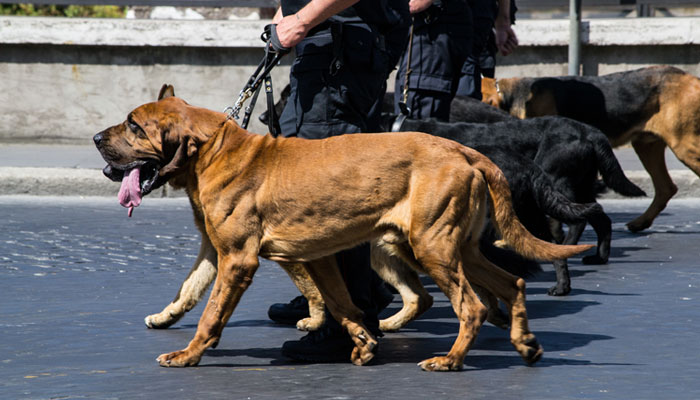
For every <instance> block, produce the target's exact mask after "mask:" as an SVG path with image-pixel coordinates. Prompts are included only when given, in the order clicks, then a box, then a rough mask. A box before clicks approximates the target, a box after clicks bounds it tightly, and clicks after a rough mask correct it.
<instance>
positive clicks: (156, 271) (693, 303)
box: [0, 197, 700, 400]
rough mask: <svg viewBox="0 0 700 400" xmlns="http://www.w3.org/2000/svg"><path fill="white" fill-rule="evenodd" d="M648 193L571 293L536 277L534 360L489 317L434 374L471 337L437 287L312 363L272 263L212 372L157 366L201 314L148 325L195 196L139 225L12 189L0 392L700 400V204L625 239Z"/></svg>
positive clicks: (112, 211)
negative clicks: (468, 346)
mask: <svg viewBox="0 0 700 400" xmlns="http://www.w3.org/2000/svg"><path fill="white" fill-rule="evenodd" d="M649 201H650V200H649V199H646V200H640V201H629V200H627V201H619V200H606V201H604V202H603V205H604V207H605V209H606V211H607V212H608V214H609V215H610V216H611V218H612V219H613V221H614V225H613V228H614V233H613V244H612V257H611V260H610V263H609V264H608V265H603V266H583V265H581V264H580V263H579V259H573V260H572V261H571V263H570V264H571V271H572V285H573V292H572V293H571V295H570V296H568V297H564V298H553V297H549V296H547V294H546V291H547V288H548V287H549V286H550V285H551V284H552V283H553V281H554V273H553V271H552V269H551V266H550V265H548V264H544V265H543V268H544V272H543V273H542V274H540V275H538V276H537V277H536V278H534V279H531V280H530V281H529V282H528V313H529V316H530V324H531V325H530V326H531V329H532V330H533V331H534V332H535V334H536V335H537V337H538V340H539V341H540V343H541V344H542V345H543V346H544V349H545V355H544V358H543V359H542V360H541V361H540V362H539V363H538V364H536V366H534V367H527V366H526V365H525V364H524V363H523V362H522V360H521V359H520V357H519V356H518V355H517V353H516V352H515V351H514V350H513V348H512V346H511V345H510V343H509V341H508V335H507V332H505V331H502V330H499V329H498V328H495V327H493V326H490V325H488V324H487V325H485V326H484V327H483V328H482V330H481V332H480V335H479V337H478V339H477V341H476V343H475V345H474V346H473V348H472V350H471V351H470V353H469V354H468V355H467V357H466V359H465V369H464V371H461V372H455V373H428V372H423V371H421V370H420V368H419V367H417V366H416V363H417V362H418V361H421V360H423V359H425V358H428V357H431V356H433V355H436V354H444V353H445V352H447V351H448V350H449V348H450V346H451V344H452V342H453V341H454V339H455V336H456V332H457V323H456V320H455V318H454V317H453V313H452V310H451V307H450V306H449V304H448V303H447V302H446V300H445V298H444V297H443V296H442V295H441V294H439V293H438V292H437V289H436V287H435V285H432V284H430V282H427V284H428V288H429V290H430V291H431V292H433V294H434V295H436V296H437V297H436V300H437V301H436V302H435V305H434V306H433V308H432V309H431V310H430V311H429V312H428V313H426V315H424V316H423V317H422V318H420V319H419V320H417V321H414V322H412V323H411V324H409V325H408V326H407V327H406V328H405V329H404V330H403V331H401V332H399V333H391V334H387V335H386V336H384V337H383V338H382V339H380V349H379V355H378V356H377V358H376V362H375V363H374V364H373V365H370V366H365V367H356V366H353V365H351V364H350V363H337V364H299V363H295V362H292V361H289V360H287V359H285V358H284V357H283V356H282V355H281V353H280V348H281V345H282V343H283V342H284V341H285V340H292V339H296V338H299V337H300V336H302V335H303V333H301V332H298V331H296V330H295V329H293V328H291V327H285V326H280V325H275V324H274V323H272V322H271V321H269V320H268V319H267V316H266V310H267V307H268V306H269V305H270V304H271V303H275V302H285V301H287V300H289V299H291V298H292V297H293V296H296V295H297V292H296V289H295V288H294V286H293V285H292V283H291V282H290V280H289V279H288V277H287V276H286V274H285V273H284V272H283V271H282V270H281V269H280V268H279V267H277V266H276V265H275V264H274V263H271V262H269V261H263V262H262V265H261V267H260V269H259V270H258V272H257V274H256V277H255V280H254V282H253V285H252V286H251V288H250V289H249V291H248V292H247V293H246V294H245V296H244V297H243V299H242V301H241V303H240V304H239V306H238V308H237V309H236V311H235V312H234V314H233V316H232V318H231V320H230V321H229V323H228V325H227V328H226V329H225V330H224V334H223V338H222V340H221V342H220V344H219V346H218V348H217V349H215V350H209V351H207V352H206V353H205V356H204V357H203V358H202V361H201V363H200V366H198V367H195V368H187V369H166V368H161V367H159V366H158V365H157V364H156V362H155V358H156V357H157V356H158V355H159V354H161V353H164V352H169V351H174V350H178V349H181V348H184V346H186V344H187V343H188V341H189V340H190V339H191V338H192V336H193V335H194V332H195V329H196V324H197V321H198V318H199V315H200V313H201V311H202V306H201V305H200V306H198V307H197V308H195V309H194V310H193V311H192V312H191V313H190V314H188V315H187V316H186V317H185V318H184V319H183V320H181V321H180V322H179V323H178V324H176V325H175V326H174V327H172V328H171V329H168V330H164V331H156V330H149V329H147V328H146V327H145V326H144V324H143V317H144V316H145V315H147V314H150V313H153V312H156V311H160V309H161V308H162V307H163V306H164V305H165V304H166V303H168V302H169V301H170V300H171V299H172V298H173V296H174V295H175V293H176V291H177V289H178V288H179V284H180V282H181V281H182V279H183V278H184V277H185V276H186V274H187V272H188V271H189V268H190V266H191V264H192V262H193V261H194V258H195V256H196V252H197V249H198V240H199V237H198V233H197V232H196V230H195V228H194V225H193V223H192V217H191V212H190V210H189V206H188V203H187V201H186V200H185V199H155V198H146V199H145V200H144V203H143V204H142V206H141V207H139V208H137V209H136V210H134V217H133V218H131V219H129V218H127V216H126V210H125V209H123V208H121V207H120V206H119V205H118V204H117V202H116V199H105V198H85V199H80V198H57V197H0V216H1V218H0V398H2V399H54V398H60V399H64V398H66V399H74V398H86V399H112V398H115V399H134V398H170V399H179V398H198V399H218V398H226V399H306V398H312V399H416V398H446V399H456V398H461V399H462V398H466V399H480V398H489V399H492V398H493V399H499V400H500V399H543V398H558V399H615V400H618V399H698V398H700V379H699V378H700V374H699V372H698V366H699V363H698V358H699V356H700V267H699V266H698V265H697V264H698V259H699V256H700V199H686V200H678V201H672V202H671V204H670V206H669V207H668V208H667V210H666V211H665V212H664V213H663V214H662V215H661V216H660V217H659V218H658V219H657V222H656V224H655V225H654V226H653V227H652V229H650V230H648V231H646V232H644V233H642V234H631V233H628V232H627V231H626V230H625V228H624V222H626V221H628V220H630V219H631V218H632V217H633V216H634V215H636V214H637V213H639V212H641V211H642V210H643V209H644V208H645V207H646V205H647V204H648V202H649ZM583 242H590V243H592V242H594V236H593V232H592V231H590V230H587V231H586V232H585V233H584V238H583ZM397 307H398V303H397V302H394V303H393V304H392V305H391V306H390V307H389V309H388V310H387V312H391V311H396V309H397Z"/></svg>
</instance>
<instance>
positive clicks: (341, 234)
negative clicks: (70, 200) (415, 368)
mask: <svg viewBox="0 0 700 400" xmlns="http://www.w3.org/2000/svg"><path fill="white" fill-rule="evenodd" d="M159 97H160V100H159V101H157V102H154V103H149V104H144V105H142V106H140V107H138V108H136V109H135V110H133V111H132V112H130V113H129V114H128V117H127V119H126V121H124V122H122V123H121V124H119V125H115V126H113V127H111V128H108V129H106V130H104V131H102V132H100V133H98V134H97V135H95V137H94V141H95V144H96V145H97V148H98V149H99V151H100V153H101V154H102V157H103V158H104V159H105V161H107V164H108V165H107V166H106V167H105V169H104V172H105V175H107V176H108V177H109V178H111V179H113V180H116V181H120V180H121V181H122V189H121V190H120V202H121V203H122V204H123V205H125V206H127V207H129V208H130V209H131V208H132V207H134V206H136V205H138V203H140V201H141V198H142V196H144V195H146V194H148V193H149V192H150V191H151V190H153V189H154V188H157V187H159V186H161V185H163V184H164V183H166V182H169V183H170V184H171V185H173V186H175V187H179V188H184V189H185V190H186V191H187V194H188V195H189V198H190V202H191V204H192V208H193V211H194V218H195V223H196V225H197V227H198V228H199V230H200V231H201V234H202V244H201V248H200V254H199V256H198V258H197V261H196V263H195V269H196V268H197V266H198V265H199V264H206V265H209V266H212V267H215V268H216V280H215V282H214V287H213V289H212V292H211V296H210V299H209V301H208V302H207V304H206V307H205V309H204V311H203V313H202V317H201V319H200V321H199V325H198V327H197V332H196V334H195V337H194V338H193V339H192V341H190V343H189V345H188V346H187V347H186V348H185V349H183V350H180V351H175V352H172V353H168V354H162V355H161V356H159V357H158V362H159V363H160V365H162V366H165V367H185V366H190V365H196V364H198V363H199V361H200V359H201V358H202V354H203V353H204V351H205V349H207V348H208V347H213V346H216V344H217V343H218V341H219V338H220V337H221V332H222V330H223V328H224V326H225V325H226V322H227V321H228V319H229V317H230V316H231V314H232V313H233V311H234V309H235V307H236V305H237V304H238V302H239V300H240V298H241V296H242V294H243V292H245V290H246V289H247V288H248V287H249V286H250V284H251V282H252V279H253V275H254V274H255V271H256V269H257V268H258V263H259V261H258V257H259V256H261V257H264V258H267V259H270V260H273V261H277V262H278V263H280V264H281V265H283V266H289V265H292V264H299V265H301V267H300V268H303V270H304V271H305V272H307V273H308V275H309V276H310V277H311V278H312V280H313V282H314V283H315V285H316V286H317V287H318V290H319V291H320V293H321V295H322V296H323V300H324V302H325V304H326V306H327V307H328V309H329V310H330V312H331V315H332V316H333V317H334V318H335V319H337V320H338V321H339V322H340V323H341V325H342V326H343V327H344V328H345V329H346V330H347V332H348V333H349V334H350V337H351V338H352V340H353V341H354V343H355V346H356V347H355V348H354V350H353V352H352V355H351V361H352V362H353V363H354V364H357V365H363V364H366V363H367V362H369V361H370V360H371V359H372V358H373V357H374V351H375V349H376V346H377V341H376V339H375V337H374V336H373V335H372V334H371V332H370V331H369V330H368V329H367V328H366V327H365V326H364V325H363V324H362V312H361V311H360V310H359V309H358V308H357V307H355V306H354V305H353V304H352V302H351V300H350V296H349V294H348V292H347V289H346V288H345V285H344V283H343V279H342V277H341V275H340V273H339V272H338V269H337V268H336V267H335V265H334V262H335V261H334V257H332V255H333V254H334V253H336V252H338V251H339V250H342V249H345V248H349V247H352V246H355V245H357V244H358V243H361V242H365V241H372V242H373V243H374V244H375V247H376V248H377V249H380V250H381V251H385V252H389V253H391V254H396V255H399V256H400V257H401V258H402V259H403V260H405V261H406V262H407V263H408V264H409V265H411V266H412V267H413V268H415V269H417V270H419V271H421V272H424V273H426V274H428V275H430V277H432V279H433V280H434V281H435V282H436V283H437V285H438V286H439V287H440V289H441V290H442V291H443V292H444V293H445V295H446V296H447V297H448V298H449V299H450V301H451V303H452V306H453V308H454V310H455V313H456V314H457V317H458V318H459V333H458V336H457V339H456V341H455V343H454V345H453V346H452V349H451V350H450V351H449V353H447V355H445V356H440V357H434V358H431V359H428V360H425V361H423V362H421V363H420V365H421V367H422V368H423V369H426V370H436V371H442V370H457V369H460V368H461V367H462V364H463V360H464V357H465V355H466V353H467V351H468V350H469V347H470V346H471V344H472V343H473V342H474V340H475V338H476V335H477V333H478V331H479V328H480V327H481V325H482V323H483V321H484V319H485V318H486V315H487V311H486V308H485V307H484V305H482V303H481V302H480V300H479V298H478V297H477V296H476V295H475V293H474V291H473V289H472V286H471V285H472V283H473V284H476V285H479V286H480V287H483V288H484V289H485V290H486V291H488V292H489V293H492V294H493V295H495V296H497V297H498V298H500V299H501V300H503V301H504V303H505V304H506V305H507V306H508V307H509V311H510V315H511V335H510V336H511V342H512V343H513V345H514V346H515V348H516V350H517V351H518V352H519V353H520V355H521V356H522V357H523V359H524V360H525V361H526V362H527V363H534V362H536V361H537V360H538V359H539V358H540V357H541V355H542V347H541V346H540V345H539V344H538V343H537V340H536V339H535V335H533V334H532V332H530V330H529V328H528V320H527V316H526V309H525V282H524V281H523V280H522V279H517V278H515V277H514V276H512V275H510V274H508V273H506V272H505V271H503V270H501V269H500V268H498V267H496V266H494V265H493V264H491V263H490V262H489V261H488V260H486V259H485V258H484V257H483V256H482V254H481V253H480V252H479V247H478V242H479V240H478V239H479V235H480V233H481V229H482V227H483V225H484V221H485V218H486V214H487V208H488V207H489V204H490V207H491V209H492V214H493V215H494V218H493V219H494V223H495V224H496V226H497V227H498V228H499V230H500V231H501V233H502V236H503V239H504V240H505V242H507V243H508V244H509V245H510V246H512V247H513V248H514V249H515V250H516V251H518V252H519V253H521V254H523V255H525V256H526V257H531V258H539V259H544V260H551V259H557V258H566V257H570V256H572V255H574V254H576V253H578V252H581V251H584V250H586V249H589V248H590V247H591V246H558V245H554V244H551V243H547V242H543V241H541V240H538V239H536V238H534V237H533V236H532V235H531V234H530V233H529V232H527V230H525V228H523V226H522V225H521V224H520V222H519V221H518V220H517V218H516V216H515V214H514V212H513V208H512V204H511V199H510V192H509V190H508V184H507V182H506V181H505V179H504V177H503V175H502V173H501V171H500V170H499V169H498V168H497V167H496V166H495V165H494V164H493V163H491V161H489V160H488V159H487V158H486V157H484V156H483V155H481V154H479V153H477V152H476V151H474V150H472V149H470V148H467V147H464V146H462V145H460V144H458V143H456V142H452V141H449V140H445V139H441V138H436V137H433V136H430V135H426V134H421V133H396V134H354V135H343V136H337V137H333V138H329V139H324V140H303V139H297V138H273V137H272V136H270V135H267V136H260V135H256V134H252V133H249V132H247V131H245V130H243V129H241V128H240V127H238V126H237V125H236V124H235V123H234V122H233V121H232V120H229V119H228V118H227V116H226V114H223V113H219V112H215V111H210V110H207V109H204V108H199V107H194V106H191V105H189V104H187V103H186V102H184V101H183V100H181V99H179V98H177V97H173V90H172V87H170V86H164V87H163V89H162V90H161V95H160V96H159ZM489 194H490V196H489ZM210 269H211V270H212V271H213V268H210ZM181 294H182V293H181Z"/></svg>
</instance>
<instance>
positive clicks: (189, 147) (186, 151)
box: [158, 137, 197, 180]
mask: <svg viewBox="0 0 700 400" xmlns="http://www.w3.org/2000/svg"><path fill="white" fill-rule="evenodd" d="M196 153H197V144H196V143H195V141H194V139H192V138H191V137H186V138H184V139H183V140H182V141H181V142H180V145H179V146H178V147H177V150H175V154H174V156H173V158H172V159H171V160H170V162H169V163H168V164H167V165H166V166H164V167H163V168H161V170H160V171H159V173H158V175H160V176H161V177H162V178H165V180H167V178H169V177H170V176H171V175H172V174H174V173H176V172H178V171H179V170H180V169H181V168H182V167H184V166H185V164H186V163H187V160H188V159H190V158H191V157H192V156H194V155H195V154H196Z"/></svg>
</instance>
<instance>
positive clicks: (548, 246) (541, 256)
mask: <svg viewBox="0 0 700 400" xmlns="http://www.w3.org/2000/svg"><path fill="white" fill-rule="evenodd" d="M462 151H463V153H464V155H465V157H466V158H467V160H468V161H469V163H470V164H471V165H472V166H473V167H474V168H476V169H477V170H479V171H480V172H481V173H482V174H483V175H484V177H485V179H486V183H487V184H488V188H489V193H490V194H491V196H490V197H489V198H490V202H491V219H492V221H493V223H494V225H495V226H496V229H498V231H499V232H500V233H501V237H502V238H503V240H504V241H505V242H506V243H507V244H508V245H509V246H510V247H511V248H512V249H513V250H515V252H517V253H518V254H520V255H522V256H523V257H525V258H531V259H534V260H543V261H552V260H560V259H564V258H569V257H571V256H573V255H576V254H578V253H581V252H583V251H586V250H588V249H590V248H592V247H593V245H558V244H554V243H549V242H546V241H544V240H541V239H538V238H536V237H535V236H533V235H532V234H531V233H530V232H529V231H528V230H527V229H525V227H524V226H523V224H522V223H520V220H519V219H518V217H517V216H516V215H515V210H513V200H512V198H511V194H510V189H509V188H508V182H507V181H506V178H505V176H504V175H503V172H501V170H500V169H499V168H498V167H497V166H496V164H494V163H493V162H491V160H489V159H488V158H486V156H484V155H483V154H481V153H479V152H477V151H476V150H474V149H471V148H468V147H462Z"/></svg>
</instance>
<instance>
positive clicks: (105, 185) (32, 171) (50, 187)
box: [0, 167, 186, 198]
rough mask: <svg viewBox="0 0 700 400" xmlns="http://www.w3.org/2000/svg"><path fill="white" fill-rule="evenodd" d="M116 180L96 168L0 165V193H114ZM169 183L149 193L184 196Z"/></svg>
mask: <svg viewBox="0 0 700 400" xmlns="http://www.w3.org/2000/svg"><path fill="white" fill-rule="evenodd" d="M118 192H119V183H116V182H112V181H110V180H109V179H107V178H105V176H104V175H103V174H102V171H101V170H99V169H87V168H32V167H25V168H23V167H3V168H0V195H30V196H81V197H82V196H101V197H115V198H116V197H117V193H118ZM185 195H186V194H185V192H184V191H181V190H174V189H172V188H171V187H169V186H166V187H163V188H160V189H157V190H154V191H153V192H152V193H151V194H149V196H151V197H184V196H185Z"/></svg>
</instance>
